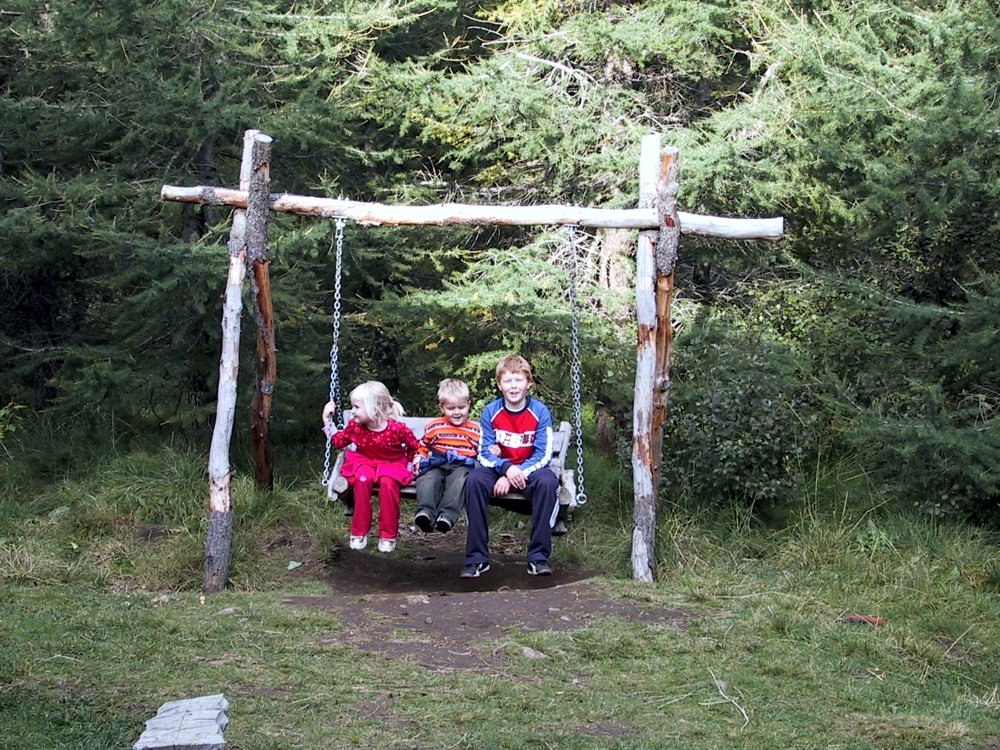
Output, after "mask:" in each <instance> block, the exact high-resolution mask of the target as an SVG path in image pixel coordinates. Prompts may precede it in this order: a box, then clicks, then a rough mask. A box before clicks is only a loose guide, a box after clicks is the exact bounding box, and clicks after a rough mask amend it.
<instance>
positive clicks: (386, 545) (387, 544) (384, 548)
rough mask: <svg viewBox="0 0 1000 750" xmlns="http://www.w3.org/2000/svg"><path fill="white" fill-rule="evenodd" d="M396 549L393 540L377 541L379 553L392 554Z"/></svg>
mask: <svg viewBox="0 0 1000 750" xmlns="http://www.w3.org/2000/svg"><path fill="white" fill-rule="evenodd" d="M394 549H396V540H395V539H379V540H378V551H379V552H392V551H393V550H394Z"/></svg>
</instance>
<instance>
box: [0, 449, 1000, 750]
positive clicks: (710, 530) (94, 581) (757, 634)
mask: <svg viewBox="0 0 1000 750" xmlns="http://www.w3.org/2000/svg"><path fill="white" fill-rule="evenodd" d="M153 466H155V467H156V468H155V470H153V468H152V467H153ZM202 476H203V467H202V466H201V463H200V459H199V458H197V457H195V456H191V455H188V454H185V453H184V452H176V451H172V450H169V449H168V450H164V451H162V452H160V453H157V454H156V455H155V456H141V455H140V456H133V457H130V458H127V459H118V460H115V461H111V462H109V463H108V464H107V465H106V466H103V467H99V468H98V469H97V470H96V471H95V473H94V474H93V475H92V478H91V479H89V480H78V479H75V480H63V481H61V482H53V483H49V484H46V485H45V486H42V487H32V486H30V485H28V484H26V483H24V482H23V481H19V480H18V477H17V476H15V475H14V474H12V473H11V472H8V475H7V476H6V477H5V478H6V479H8V480H10V481H8V482H5V483H4V486H5V488H6V489H5V490H4V491H3V494H2V495H0V518H2V519H3V520H2V521H0V539H2V542H0V584H2V588H0V642H2V643H3V644H4V645H3V648H2V649H0V726H2V727H4V732H3V734H4V738H3V739H0V746H2V747H25V748H35V747H37V748H75V749H85V748H102V749H103V748H107V747H127V746H130V744H131V743H132V742H133V741H134V740H135V739H137V737H138V735H139V733H140V732H141V730H142V723H143V721H144V720H145V719H147V718H149V716H151V715H152V713H153V712H154V711H155V709H156V707H157V706H159V705H160V704H161V703H162V702H164V701H166V700H170V699H173V698H177V697H185V696H193V695H198V694H204V693H216V692H224V693H225V694H226V695H227V697H228V698H229V699H230V701H231V704H232V706H231V709H230V716H231V719H232V724H231V726H230V728H229V730H228V731H227V740H228V741H229V743H230V747H232V748H239V749H240V750H251V749H253V750H256V749H258V748H261V749H264V748H274V749H275V750H277V749H278V748H281V749H282V750H288V749H290V748H303V749H304V748H315V747H325V748H336V747H357V746H373V747H386V748H437V747H469V748H480V747H498V748H530V747H538V748H550V747H572V748H574V750H577V749H579V748H591V747H593V748H603V747H608V746H613V747H626V748H627V747H635V748H649V747H677V746H683V747H689V748H714V747H746V748H776V747H789V748H914V749H916V748H981V747H987V746H992V745H988V743H989V742H990V737H991V735H996V734H997V730H996V728H995V727H996V726H997V719H998V717H1000V697H998V682H1000V680H998V673H997V669H996V664H997V663H998V661H1000V598H998V596H997V593H998V589H1000V562H998V558H997V546H996V541H997V540H996V539H990V538H988V537H985V536H984V535H982V534H979V533H977V532H975V531H972V530H969V529H962V528H934V527H930V526H927V525H925V524H923V523H920V522H914V521H908V520H905V519H901V518H892V517H879V516H877V515H876V514H875V513H867V514H855V513H852V512H851V511H850V510H848V509H846V508H840V509H837V510H835V511H834V510H831V511H830V512H825V513H824V512H821V510H820V509H819V507H818V504H814V505H812V506H811V507H810V512H809V513H807V514H803V516H802V518H801V520H800V521H799V522H797V523H794V524H792V525H791V526H789V528H787V529H785V530H782V531H767V530H762V529H760V528H759V527H756V526H754V525H752V524H747V523H743V522H730V523H723V524H721V525H714V526H710V525H709V524H707V523H706V522H704V521H695V520H693V519H691V518H688V517H685V516H681V515H673V516H669V517H665V518H663V519H662V523H661V533H660V538H659V540H658V545H659V549H660V551H661V555H662V557H661V566H660V580H659V583H657V584H656V585H655V586H642V585H638V584H635V583H632V582H631V581H629V580H627V579H628V575H627V572H628V571H627V566H628V533H627V531H626V528H627V525H628V524H627V520H628V519H627V516H628V512H627V507H626V506H620V509H619V511H617V512H618V514H619V517H617V518H616V517H615V512H614V511H612V510H611V509H610V508H609V505H610V504H612V503H616V504H617V503H619V501H618V500H613V501H612V500H611V497H612V495H613V494H615V493H613V492H611V491H609V490H608V489H607V488H602V487H595V488H592V492H591V497H592V498H593V499H592V501H591V502H592V503H593V505H591V506H588V509H587V512H586V513H583V514H581V515H580V518H579V520H578V522H577V524H576V526H575V528H574V531H573V535H572V536H571V537H569V538H567V541H563V542H561V543H560V547H561V548H562V549H564V550H565V552H564V553H563V560H566V559H567V557H572V558H573V559H574V561H577V562H585V563H587V564H590V565H596V566H601V567H603V568H605V569H608V570H611V571H614V572H615V575H609V576H608V577H607V578H605V579H604V580H603V581H602V585H603V586H604V587H606V589H607V591H608V592H609V594H610V595H613V596H620V597H626V598H632V599H635V600H639V601H642V602H650V603H653V604H657V605H662V606H668V607H682V608H685V609H688V610H690V611H692V612H694V613H695V614H696V620H695V622H694V623H693V624H692V625H691V627H689V628H688V629H687V630H686V631H684V632H675V631H672V630H668V629H664V628H661V627H656V626H654V625H646V624H639V623H629V622H622V621H615V620H609V621H606V622H603V623H602V624H600V625H599V626H598V627H595V628H592V629H589V630H583V631H577V632H566V633H533V634H525V633H519V632H511V633H508V634H506V636H505V639H504V642H505V643H513V644H516V645H523V646H530V647H531V648H534V649H536V650H538V651H542V652H543V653H545V654H547V655H548V656H549V658H548V659H544V660H535V659H530V658H527V657H522V656H521V655H520V654H519V653H515V651H516V650H515V651H511V654H512V658H511V659H510V660H508V661H506V662H504V666H503V667H502V668H501V671H499V672H491V673H489V674H485V673H472V672H461V671H456V672H452V673H435V672H432V671H429V670H427V669H425V668H423V667H419V666H415V665H411V664H408V663H406V662H403V661H388V660H386V659H384V658H381V657H376V656H372V655H368V654H365V653H363V652H360V651H357V650H355V649H354V648H352V647H350V646H346V645H342V644H339V645H338V644H336V643H334V644H332V645H331V642H330V639H329V638H326V639H324V638H321V636H329V635H330V634H331V633H334V634H335V633H336V632H337V631H338V629H339V628H340V627H341V626H340V624H339V623H338V622H336V620H335V619H333V617H332V616H331V615H330V614H329V613H322V612H313V611H307V610H302V609H296V608H294V607H291V606H289V605H287V604H283V603H282V601H281V600H282V599H283V598H284V597H285V596H287V595H289V594H293V593H295V594H302V593H313V594H318V593H325V587H324V586H323V585H322V584H320V583H318V582H316V581H314V580H311V579H310V578H308V577H307V576H305V575H302V576H296V575H295V573H294V572H293V573H289V572H288V571H287V570H286V568H285V566H284V562H286V561H284V560H283V559H281V560H278V559H272V558H270V557H268V556H266V555H263V554H261V553H260V549H261V547H262V543H263V540H266V539H267V538H268V536H269V534H273V533H274V530H275V529H277V528H284V527H295V528H299V529H303V530H305V531H307V532H308V533H309V534H310V535H311V536H312V537H313V539H314V540H315V543H316V548H315V553H316V555H317V556H321V555H322V554H323V551H324V549H325V548H327V547H328V546H329V543H330V539H331V538H332V536H333V535H342V534H344V533H346V528H343V527H344V520H343V517H342V516H340V515H339V513H330V512H326V511H324V510H323V508H322V507H321V506H320V505H319V503H318V502H317V492H316V490H315V488H314V487H312V486H291V487H289V486H285V487H281V488H279V490H278V491H277V492H276V493H275V495H274V496H273V497H270V496H259V495H257V494H256V493H254V492H253V491H252V489H251V488H250V487H249V486H247V485H246V484H245V483H244V482H242V481H240V482H238V483H237V485H236V488H235V490H236V493H235V494H236V497H237V503H238V507H240V508H242V516H241V520H240V523H239V528H238V530H237V538H236V541H235V545H234V564H233V570H232V574H233V575H232V580H233V583H234V590H232V591H229V592H227V593H225V594H222V595H219V596H216V597H211V598H209V599H208V600H203V599H202V597H201V595H200V593H199V592H198V584H199V579H200V566H201V541H202V537H201V534H202V529H201V519H200V515H201V512H200V506H201V504H202V503H203V499H204V494H205V492H204V487H203V486H202V484H203V480H202ZM154 498H155V501H154ZM601 505H603V506H604V507H603V508H602V507H601ZM626 505H627V504H626ZM192 509H194V510H192ZM139 523H142V524H158V525H160V526H162V528H163V529H164V530H165V532H166V533H165V535H164V536H162V537H160V538H157V539H154V540H152V541H148V540H143V539H141V538H137V536H136V534H135V530H136V524H139ZM845 611H857V612H863V613H866V614H867V613H877V614H879V615H881V616H882V617H884V618H886V620H887V624H886V626H885V627H879V628H875V627H871V626H867V625H846V624H842V623H840V622H838V617H839V616H840V615H841V614H843V613H844V612H845ZM489 647H490V644H486V646H485V648H489ZM4 743H8V744H4ZM10 743H13V744H10Z"/></svg>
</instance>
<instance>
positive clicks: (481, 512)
mask: <svg viewBox="0 0 1000 750" xmlns="http://www.w3.org/2000/svg"><path fill="white" fill-rule="evenodd" d="M497 479H498V476H497V473H496V472H495V471H493V469H488V468H486V467H485V466H477V467H476V468H475V469H473V470H472V471H471V472H470V474H469V476H468V477H466V480H465V513H466V515H467V516H468V518H469V532H468V536H467V537H466V540H465V564H466V565H469V564H470V563H471V564H476V563H483V562H489V559H490V549H489V543H490V527H489V515H488V514H489V510H490V499H491V498H492V496H493V485H494V484H495V483H496V481H497ZM558 490H559V480H558V479H557V478H556V475H555V474H553V473H552V470H551V469H538V470H537V471H533V472H532V473H531V474H529V475H528V484H527V486H526V487H525V488H524V490H522V493H521V494H523V495H524V496H525V497H526V498H527V499H528V501H529V502H530V503H531V539H530V541H529V542H528V561H529V562H541V561H543V560H544V561H545V562H548V559H549V555H551V554H552V527H553V525H555V522H556V518H557V517H558V515H559V503H558V502H557V501H556V493H557V492H558Z"/></svg>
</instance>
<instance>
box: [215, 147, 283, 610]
mask: <svg viewBox="0 0 1000 750" xmlns="http://www.w3.org/2000/svg"><path fill="white" fill-rule="evenodd" d="M262 139H266V140H267V142H270V140H271V139H270V138H268V137H267V136H266V135H263V134H262V133H260V132H259V131H256V130H248V131H247V132H246V133H244V135H243V163H242V165H241V167H240V187H241V188H242V189H243V190H248V189H249V186H250V177H251V174H252V171H253V150H254V148H255V147H256V146H257V144H258V142H262ZM246 237H247V221H246V212H245V211H241V210H240V211H235V212H234V213H233V226H232V229H231V230H230V233H229V275H228V277H227V280H226V291H225V295H224V297H223V302H222V356H221V359H220V361H219V392H218V399H217V408H216V414H215V427H214V429H213V431H212V444H211V447H210V448H209V454H208V486H209V489H208V510H209V514H208V535H207V537H206V539H205V572H204V577H203V579H202V588H203V590H204V591H205V593H206V594H215V593H218V592H219V591H222V590H223V589H224V588H225V587H226V581H227V579H228V576H229V554H230V547H231V544H232V536H233V523H232V499H231V496H230V478H231V476H232V472H231V471H230V467H229V443H230V440H231V438H232V434H233V419H234V416H235V414H236V381H237V375H238V374H239V350H240V315H241V313H242V311H243V280H244V278H245V277H246V266H247V239H246Z"/></svg>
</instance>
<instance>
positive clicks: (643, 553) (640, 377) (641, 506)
mask: <svg viewBox="0 0 1000 750" xmlns="http://www.w3.org/2000/svg"><path fill="white" fill-rule="evenodd" d="M659 157H660V136H659V135H657V134H652V135H647V136H645V137H644V138H643V139H642V150H641V152H640V156H639V208H650V207H651V206H653V205H654V204H655V201H656V187H657V182H658V179H659V175H658V171H659V167H660V158H659ZM657 234H658V233H657V232H656V231H650V230H644V231H640V232H639V241H638V243H637V245H636V253H635V257H636V274H635V310H636V321H637V323H638V341H637V345H636V362H635V399H634V406H633V409H632V481H633V488H634V494H635V510H634V524H635V525H634V527H633V530H632V577H633V578H634V579H635V580H637V581H653V580H654V578H655V574H656V558H655V555H654V547H653V543H654V540H655V538H656V485H655V484H654V481H653V442H654V440H653V392H654V390H655V377H656V318H657V315H656V300H655V297H654V292H653V289H654V284H655V281H656V263H655V257H654V244H655V242H656V239H657Z"/></svg>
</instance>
